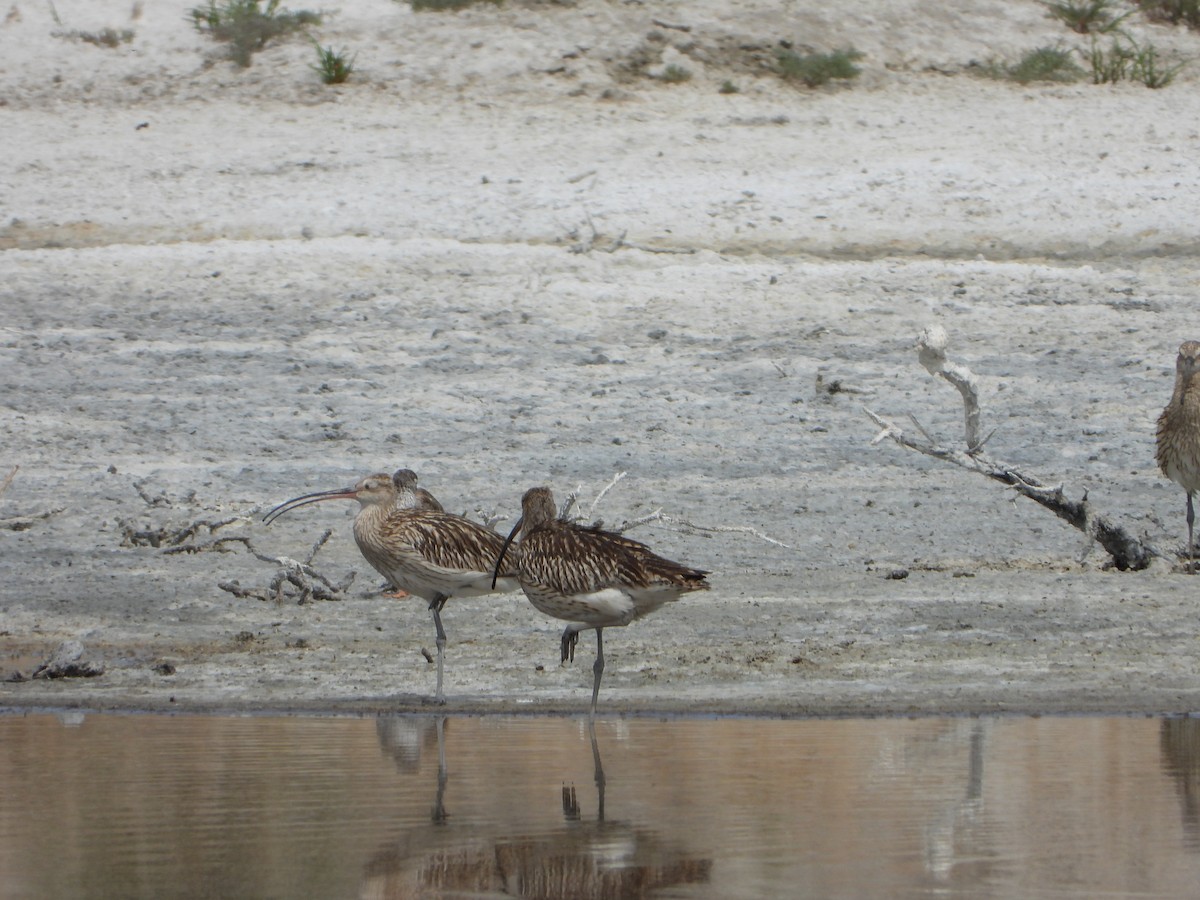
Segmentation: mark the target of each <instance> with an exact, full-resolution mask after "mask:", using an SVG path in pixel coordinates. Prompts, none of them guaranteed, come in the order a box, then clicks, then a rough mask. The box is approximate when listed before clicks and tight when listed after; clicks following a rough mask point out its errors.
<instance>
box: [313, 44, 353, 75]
mask: <svg viewBox="0 0 1200 900" xmlns="http://www.w3.org/2000/svg"><path fill="white" fill-rule="evenodd" d="M313 45H314V46H315V47H316V48H317V61H316V63H315V64H314V65H312V66H311V67H310V68H311V69H312V70H313V71H314V72H316V73H317V74H318V75H320V76H321V81H323V82H325V84H341V83H342V82H344V81H345V80H346V79H347V78H349V77H350V73H351V72H353V71H354V60H355V59H358V54H357V53H356V54H354V58H353V59H349V60H347V59H346V51H345V50H341V51H338V52H334V49H333V48H332V47H322V46H321V45H320V44H319V43H318V42H317V41H313Z"/></svg>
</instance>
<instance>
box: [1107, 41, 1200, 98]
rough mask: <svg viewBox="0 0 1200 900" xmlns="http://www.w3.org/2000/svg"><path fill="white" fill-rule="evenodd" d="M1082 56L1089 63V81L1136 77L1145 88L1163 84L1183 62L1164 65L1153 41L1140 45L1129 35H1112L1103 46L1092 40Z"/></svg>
mask: <svg viewBox="0 0 1200 900" xmlns="http://www.w3.org/2000/svg"><path fill="white" fill-rule="evenodd" d="M1084 58H1085V59H1086V60H1087V62H1088V64H1089V65H1090V66H1091V69H1092V83H1093V84H1116V83H1117V82H1118V81H1140V82H1141V83H1142V84H1144V85H1145V86H1146V87H1148V88H1163V87H1166V86H1167V85H1168V84H1170V83H1171V82H1172V81H1174V80H1175V76H1176V75H1178V74H1179V73H1180V72H1181V71H1182V70H1183V68H1184V66H1185V65H1186V63H1182V62H1181V63H1175V64H1174V65H1167V66H1164V65H1163V62H1162V60H1161V59H1160V58H1159V55H1158V50H1156V49H1155V47H1154V45H1153V44H1147V45H1146V46H1144V47H1140V46H1138V44H1137V43H1135V42H1134V40H1133V39H1132V38H1130V37H1125V38H1124V39H1123V40H1122V39H1121V38H1114V39H1113V41H1112V43H1111V44H1110V45H1109V48H1108V49H1107V50H1105V49H1104V48H1103V47H1101V46H1100V43H1099V42H1098V41H1096V40H1093V41H1092V46H1091V48H1090V49H1089V50H1088V51H1087V52H1086V53H1085V54H1084Z"/></svg>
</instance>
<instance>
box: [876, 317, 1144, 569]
mask: <svg viewBox="0 0 1200 900" xmlns="http://www.w3.org/2000/svg"><path fill="white" fill-rule="evenodd" d="M946 344H947V337H946V332H945V329H943V328H941V326H933V327H932V328H927V329H925V331H923V332H922V333H921V337H920V338H918V340H917V352H918V355H919V358H920V361H921V365H923V366H924V367H925V368H926V369H927V370H928V371H929V372H931V373H933V374H935V375H941V376H942V377H943V378H945V379H946V380H947V381H948V382H950V383H951V384H953V385H954V386H955V387H956V388H958V391H959V393H960V394H961V396H962V400H963V407H964V413H965V416H964V418H965V423H966V449H965V450H959V449H956V448H954V447H947V446H944V445H942V444H940V443H939V442H938V441H936V440H935V439H934V438H933V437H932V436H930V434H929V432H927V431H926V430H925V429H924V428H923V427H922V426H921V424H920V423H919V422H917V420H916V419H915V418H913V417H911V416H910V418H912V421H913V424H914V425H915V426H916V428H917V430H918V431H920V432H921V435H922V436H921V437H920V438H918V437H914V436H911V435H909V434H906V433H905V432H904V429H902V428H900V426H898V425H897V424H896V423H895V422H893V421H891V420H890V419H886V418H884V417H883V416H880V415H877V414H876V413H875V412H873V411H872V410H870V409H867V408H866V407H863V410H864V412H866V414H867V415H868V416H869V417H870V418H871V421H873V422H874V423H875V424H876V425H877V426H878V427H879V429H880V430H879V432H878V433H877V434H876V435H875V437H874V438H872V439H871V443H872V444H873V445H874V444H878V443H880V442H881V441H884V440H887V439H890V440H892V441H895V442H896V443H897V444H899V445H900V446H901V447H904V448H906V449H908V450H915V451H917V452H918V453H922V454H924V455H926V456H932V457H934V458H936V459H944V460H946V461H947V462H950V463H953V464H954V465H956V466H959V467H960V468H963V469H968V470H970V471H972V472H977V473H979V474H980V475H983V476H985V477H987V478H990V479H992V480H993V481H999V482H1001V483H1002V484H1006V485H1008V486H1009V487H1011V488H1013V490H1015V491H1016V492H1017V493H1019V494H1021V495H1022V496H1024V497H1028V498H1029V499H1030V500H1033V501H1034V502H1035V503H1038V504H1040V505H1041V506H1043V507H1045V508H1046V509H1048V510H1050V511H1051V512H1053V513H1054V514H1055V515H1056V516H1058V517H1059V518H1060V519H1062V520H1064V521H1065V522H1068V523H1070V524H1071V525H1072V526H1074V527H1075V528H1078V529H1079V530H1080V531H1082V532H1083V533H1084V534H1086V535H1088V536H1089V537H1091V538H1093V539H1094V540H1095V541H1097V542H1098V543H1099V544H1100V545H1101V546H1102V547H1103V548H1104V549H1105V550H1106V551H1107V552H1108V554H1109V555H1110V556H1111V557H1112V560H1113V564H1114V565H1115V566H1116V567H1117V568H1118V569H1121V570H1122V571H1124V570H1134V571H1138V570H1141V569H1144V568H1146V567H1147V566H1149V565H1150V562H1151V560H1152V559H1153V558H1154V557H1155V556H1162V555H1163V554H1161V553H1160V552H1159V551H1158V550H1156V549H1155V548H1154V547H1152V546H1150V545H1149V544H1145V543H1143V542H1142V541H1139V540H1138V539H1137V538H1135V537H1134V536H1133V535H1131V534H1129V532H1127V531H1126V530H1125V529H1124V528H1122V527H1121V526H1120V525H1117V524H1115V523H1113V522H1111V521H1110V520H1109V519H1107V518H1106V517H1104V516H1101V515H1098V514H1097V513H1095V512H1093V511H1092V508H1091V506H1090V505H1089V504H1088V500H1087V495H1086V494H1085V495H1084V497H1083V499H1082V500H1071V499H1069V498H1068V497H1067V496H1066V493H1065V491H1064V490H1063V486H1062V485H1057V486H1054V487H1051V486H1048V485H1045V484H1043V483H1042V482H1041V481H1040V480H1039V479H1037V478H1034V477H1033V476H1031V475H1027V474H1025V473H1024V472H1021V471H1019V470H1017V469H1016V468H1015V467H1013V466H1010V465H1008V464H1007V463H1004V462H1001V461H1000V460H993V459H991V458H989V457H987V456H986V455H984V453H983V445H984V444H985V443H987V441H988V440H989V439H990V438H991V437H992V434H994V433H995V431H994V430H993V431H992V432H990V433H989V434H988V435H987V437H985V438H983V439H982V440H981V439H980V437H979V435H980V432H981V429H980V420H981V416H980V411H979V394H978V388H977V384H976V379H975V376H974V374H973V373H972V372H971V371H970V369H968V368H967V367H966V366H961V365H958V364H956V363H951V362H949V361H948V360H947V359H946V352H945V351H946Z"/></svg>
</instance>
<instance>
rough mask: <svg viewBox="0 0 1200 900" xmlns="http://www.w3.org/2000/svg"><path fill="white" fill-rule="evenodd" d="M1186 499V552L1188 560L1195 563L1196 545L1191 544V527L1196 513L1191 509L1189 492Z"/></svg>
mask: <svg viewBox="0 0 1200 900" xmlns="http://www.w3.org/2000/svg"><path fill="white" fill-rule="evenodd" d="M1187 498H1188V505H1187V523H1188V546H1187V552H1188V559H1190V560H1192V562H1195V561H1196V545H1195V544H1193V543H1192V525H1193V523H1194V522H1195V521H1196V511H1195V509H1193V508H1192V494H1191V492H1190V491H1189V492H1188V495H1187Z"/></svg>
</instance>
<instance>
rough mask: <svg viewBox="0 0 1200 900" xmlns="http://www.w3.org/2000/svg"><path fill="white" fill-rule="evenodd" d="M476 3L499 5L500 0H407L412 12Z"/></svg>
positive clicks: (460, 6) (462, 6)
mask: <svg viewBox="0 0 1200 900" xmlns="http://www.w3.org/2000/svg"><path fill="white" fill-rule="evenodd" d="M476 3H492V4H495V5H496V6H499V5H500V0H409V4H410V5H411V6H412V8H413V12H421V11H422V10H434V11H435V12H436V11H441V10H452V11H453V10H458V9H466V8H467V7H468V6H473V5H474V4H476Z"/></svg>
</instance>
